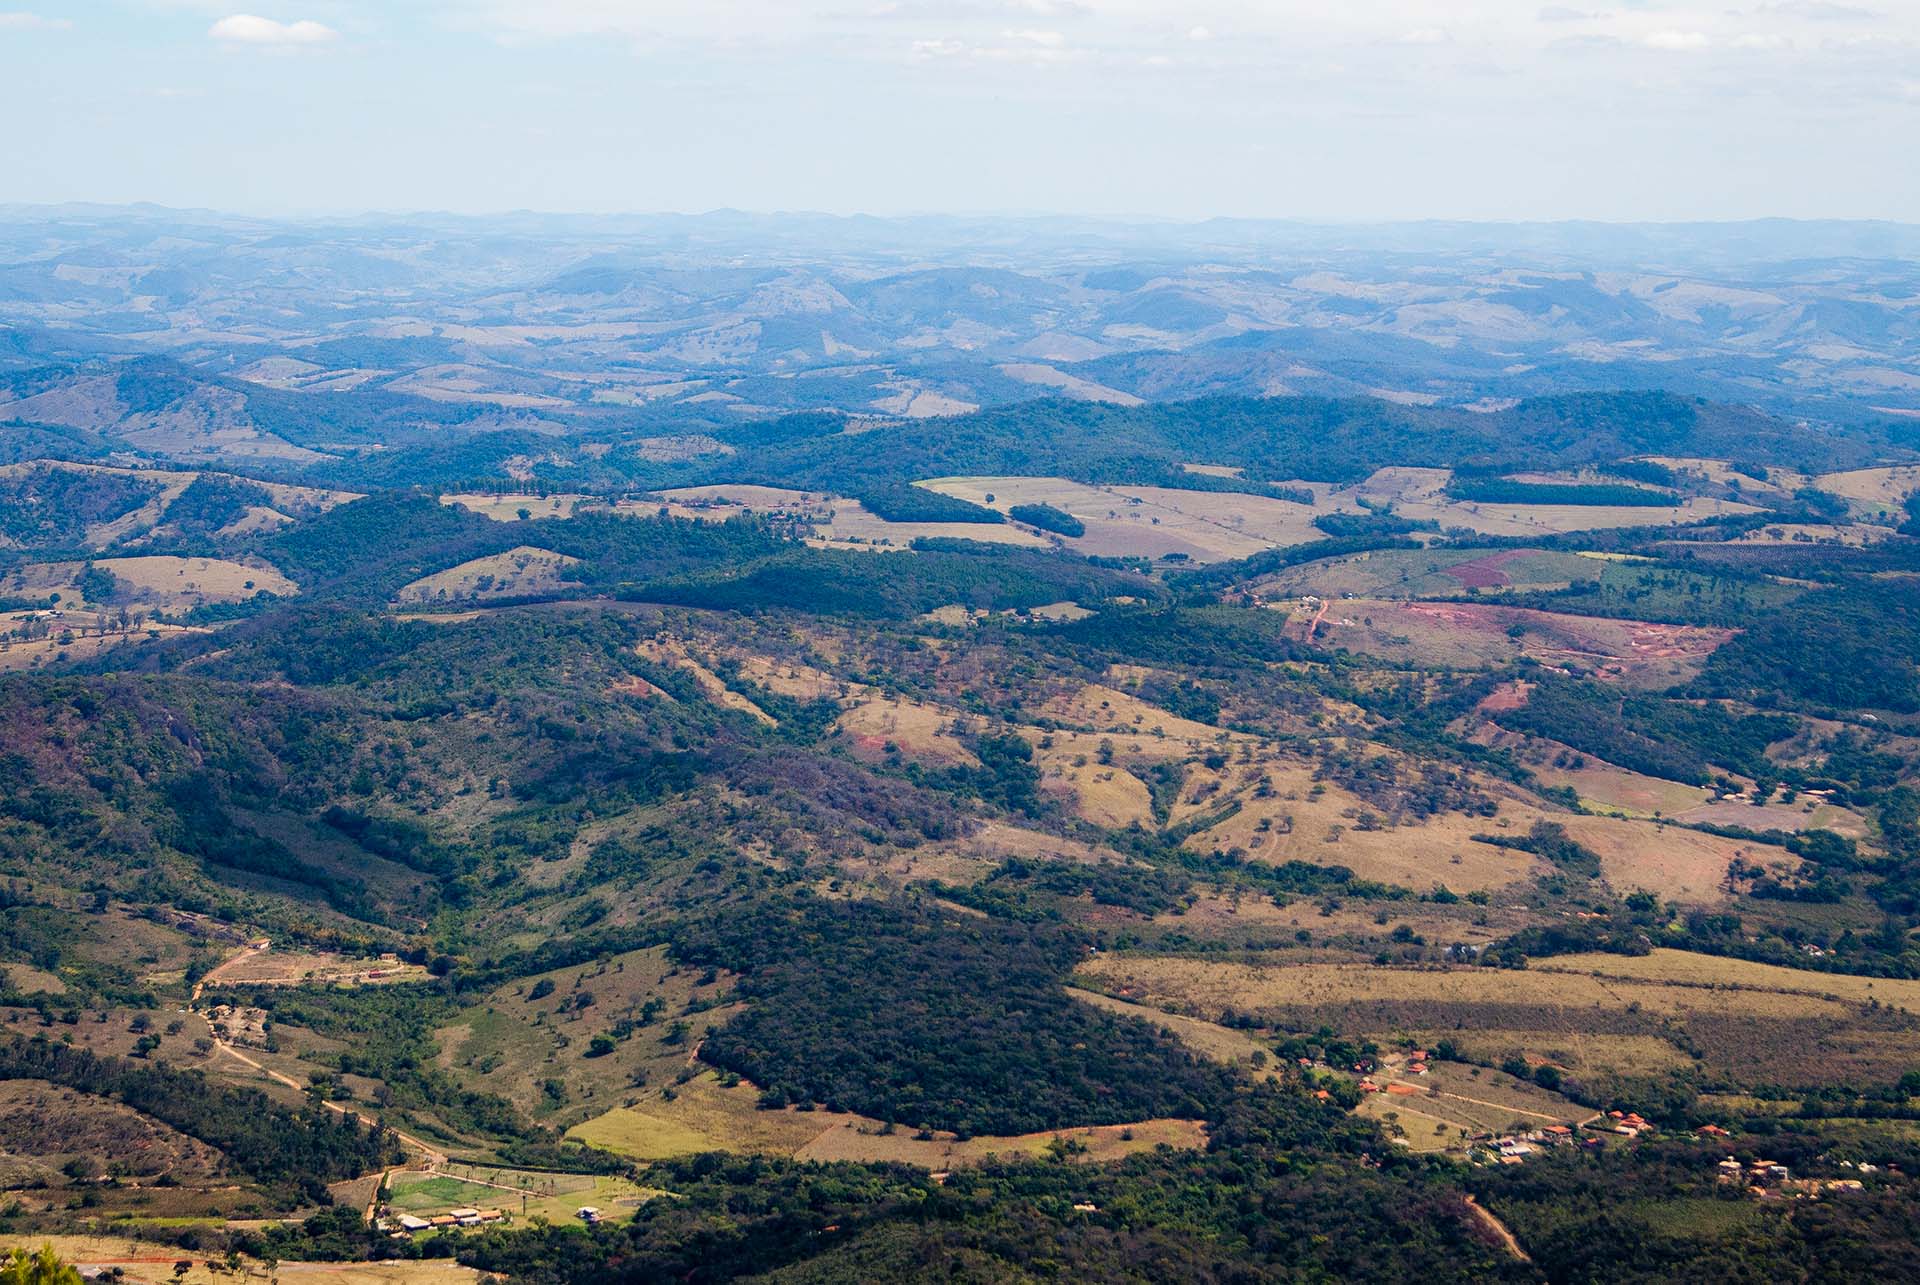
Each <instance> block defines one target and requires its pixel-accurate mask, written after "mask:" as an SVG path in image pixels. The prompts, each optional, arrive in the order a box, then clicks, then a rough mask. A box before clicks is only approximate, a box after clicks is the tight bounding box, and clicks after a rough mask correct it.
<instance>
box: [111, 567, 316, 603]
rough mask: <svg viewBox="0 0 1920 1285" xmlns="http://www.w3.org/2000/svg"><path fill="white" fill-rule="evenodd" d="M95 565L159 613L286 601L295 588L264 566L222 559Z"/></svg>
mask: <svg viewBox="0 0 1920 1285" xmlns="http://www.w3.org/2000/svg"><path fill="white" fill-rule="evenodd" d="M93 565H94V566H96V567H99V568H101V569H103V570H106V571H111V572H112V573H113V574H114V577H115V578H116V579H118V580H120V581H121V582H123V583H124V584H126V585H128V586H130V587H131V588H132V589H133V591H134V593H135V594H136V596H137V597H138V598H139V599H141V600H142V601H145V602H151V603H153V604H154V605H156V606H160V607H161V608H162V610H166V611H179V610H184V609H186V608H188V607H195V606H199V605H200V604H202V603H209V602H243V601H245V600H246V599H248V598H252V597H254V596H255V595H257V594H263V593H271V594H277V595H279V596H280V597H283V598H285V597H291V596H293V595H294V594H296V593H298V592H299V591H300V589H299V586H298V585H296V584H294V583H293V581H291V580H289V579H287V578H286V577H285V576H283V575H281V574H280V573H279V572H278V571H276V570H274V569H273V568H272V567H270V566H267V565H266V564H264V563H260V564H257V565H250V564H248V563H245V562H234V561H230V560H228V559H225V558H174V557H164V556H157V555H155V556H148V557H139V558H101V559H99V560H98V561H96V562H95V563H94V564H93Z"/></svg>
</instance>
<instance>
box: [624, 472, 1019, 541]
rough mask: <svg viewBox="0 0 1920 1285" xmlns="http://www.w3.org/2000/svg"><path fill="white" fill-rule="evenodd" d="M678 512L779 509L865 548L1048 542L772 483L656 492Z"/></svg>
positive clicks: (1014, 530) (816, 532) (820, 536)
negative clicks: (891, 515) (898, 516)
mask: <svg viewBox="0 0 1920 1285" xmlns="http://www.w3.org/2000/svg"><path fill="white" fill-rule="evenodd" d="M660 497H661V499H663V500H665V501H666V502H667V506H668V510H669V511H670V512H672V513H673V514H674V515H676V516H679V517H688V518H698V519H701V520H705V521H710V522H724V521H725V520H726V519H728V518H730V517H735V516H737V515H739V514H742V513H776V512H777V513H781V514H785V515H788V516H795V517H800V518H803V519H804V520H805V521H806V522H807V523H808V524H809V525H810V526H811V527H812V529H813V539H812V541H810V542H811V543H814V544H818V545H821V546H823V547H832V548H841V549H858V550H865V551H883V550H894V551H898V550H902V549H906V548H908V547H909V546H910V545H912V543H913V542H914V541H915V540H920V539H953V540H977V541H981V542H985V543H991V544H1010V545H1018V546H1022V547H1026V548H1046V547H1047V544H1048V542H1047V541H1046V540H1045V539H1043V538H1042V537H1040V536H1037V535H1035V534H1034V533H1033V532H1031V531H1027V530H1024V529H1022V528H1020V527H1016V526H1012V525H1008V524H1004V523H1001V524H994V523H981V522H889V521H888V520H887V519H885V518H883V517H881V516H879V515H878V514H876V513H873V512H872V511H870V510H869V509H867V508H866V507H865V506H864V505H862V504H861V503H860V502H859V501H858V500H853V499H848V498H846V497H844V496H836V495H829V494H827V493H825V492H823V491H792V490H786V489H783V488H781V487H773V486H746V485H738V486H736V485H720V486H694V487H682V488H680V489H678V490H672V491H662V492H660Z"/></svg>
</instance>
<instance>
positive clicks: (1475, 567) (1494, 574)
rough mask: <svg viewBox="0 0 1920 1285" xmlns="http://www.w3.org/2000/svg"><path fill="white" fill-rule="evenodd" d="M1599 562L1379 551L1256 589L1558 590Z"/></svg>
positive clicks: (1290, 573)
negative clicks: (1491, 588)
mask: <svg viewBox="0 0 1920 1285" xmlns="http://www.w3.org/2000/svg"><path fill="white" fill-rule="evenodd" d="M1601 565H1602V564H1601V563H1599V562H1598V561H1596V560H1595V559H1592V558H1585V557H1582V556H1581V555H1579V554H1577V553H1561V552H1553V551H1548V550H1542V549H1504V550H1501V551H1499V552H1497V553H1491V554H1490V553H1487V552H1486V551H1485V550H1480V549H1378V550H1373V551H1370V552H1366V553H1354V554H1349V555H1347V556H1345V557H1340V558H1323V559H1321V560H1320V561H1318V562H1308V563H1304V564H1302V565H1300V566H1297V567H1289V568H1287V569H1286V570H1285V571H1282V572H1279V573H1278V574H1276V575H1272V576H1268V577H1266V578H1264V579H1262V580H1260V581H1258V582H1257V584H1256V585H1255V589H1256V591H1257V592H1259V593H1260V594H1262V595H1263V596H1266V597H1270V598H1285V597H1301V596H1304V595H1307V594H1312V595H1315V596H1317V597H1321V598H1341V597H1344V596H1346V595H1348V594H1352V595H1354V596H1355V597H1358V598H1432V597H1452V596H1455V595H1457V594H1460V593H1462V592H1464V591H1466V590H1467V589H1469V588H1480V589H1485V588H1490V587H1499V588H1514V589H1559V588H1563V587H1565V586H1566V585H1569V584H1571V583H1573V582H1574V581H1575V580H1586V579H1592V578H1594V577H1597V576H1598V575H1599V574H1600V568H1601Z"/></svg>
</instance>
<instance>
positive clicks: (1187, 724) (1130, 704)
mask: <svg viewBox="0 0 1920 1285" xmlns="http://www.w3.org/2000/svg"><path fill="white" fill-rule="evenodd" d="M1044 712H1045V713H1046V714H1047V716H1048V717H1050V718H1053V719H1056V720H1057V721H1059V722H1061V723H1064V724H1066V725H1067V726H1069V727H1082V728H1087V729H1089V730H1091V731H1094V732H1098V733H1102V734H1104V735H1107V736H1112V737H1131V738H1134V739H1139V740H1146V739H1151V740H1153V741H1158V742H1165V741H1168V740H1172V741H1175V742H1182V741H1184V742H1186V743H1187V748H1189V749H1196V750H1197V749H1199V748H1201V747H1203V746H1209V747H1210V746H1215V745H1222V744H1233V743H1238V742H1242V741H1246V740H1248V739H1249V738H1248V737H1246V736H1242V735H1236V734H1233V733H1229V732H1227V731H1226V730H1225V729H1223V728H1219V727H1215V726H1214V725H1213V724H1211V723H1198V722H1195V721H1194V720H1192V719H1189V718H1182V717H1180V716H1179V715H1178V714H1173V713H1169V712H1168V711H1166V710H1164V709H1161V708H1160V707H1159V706H1157V705H1149V704H1148V703H1147V702H1146V701H1143V700H1141V699H1140V698H1139V697H1138V696H1134V695H1131V694H1130V693H1128V692H1124V691H1121V690H1120V689H1119V688H1117V687H1110V686H1107V685H1105V684H1098V683H1086V684H1082V685H1081V686H1080V687H1078V688H1076V689H1074V690H1073V691H1071V692H1069V693H1066V694H1064V695H1061V696H1056V697H1054V698H1053V699H1052V700H1050V701H1048V702H1047V703H1046V706H1045V710H1044ZM1156 757H1157V755H1156Z"/></svg>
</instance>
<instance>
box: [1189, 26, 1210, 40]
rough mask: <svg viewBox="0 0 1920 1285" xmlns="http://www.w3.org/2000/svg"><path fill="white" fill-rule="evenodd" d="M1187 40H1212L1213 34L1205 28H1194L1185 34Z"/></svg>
mask: <svg viewBox="0 0 1920 1285" xmlns="http://www.w3.org/2000/svg"><path fill="white" fill-rule="evenodd" d="M1187 39H1188V40H1212V39H1213V32H1211V31H1209V30H1208V29H1207V28H1205V27H1195V28H1194V29H1193V30H1191V31H1189V32H1188V33H1187Z"/></svg>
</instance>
